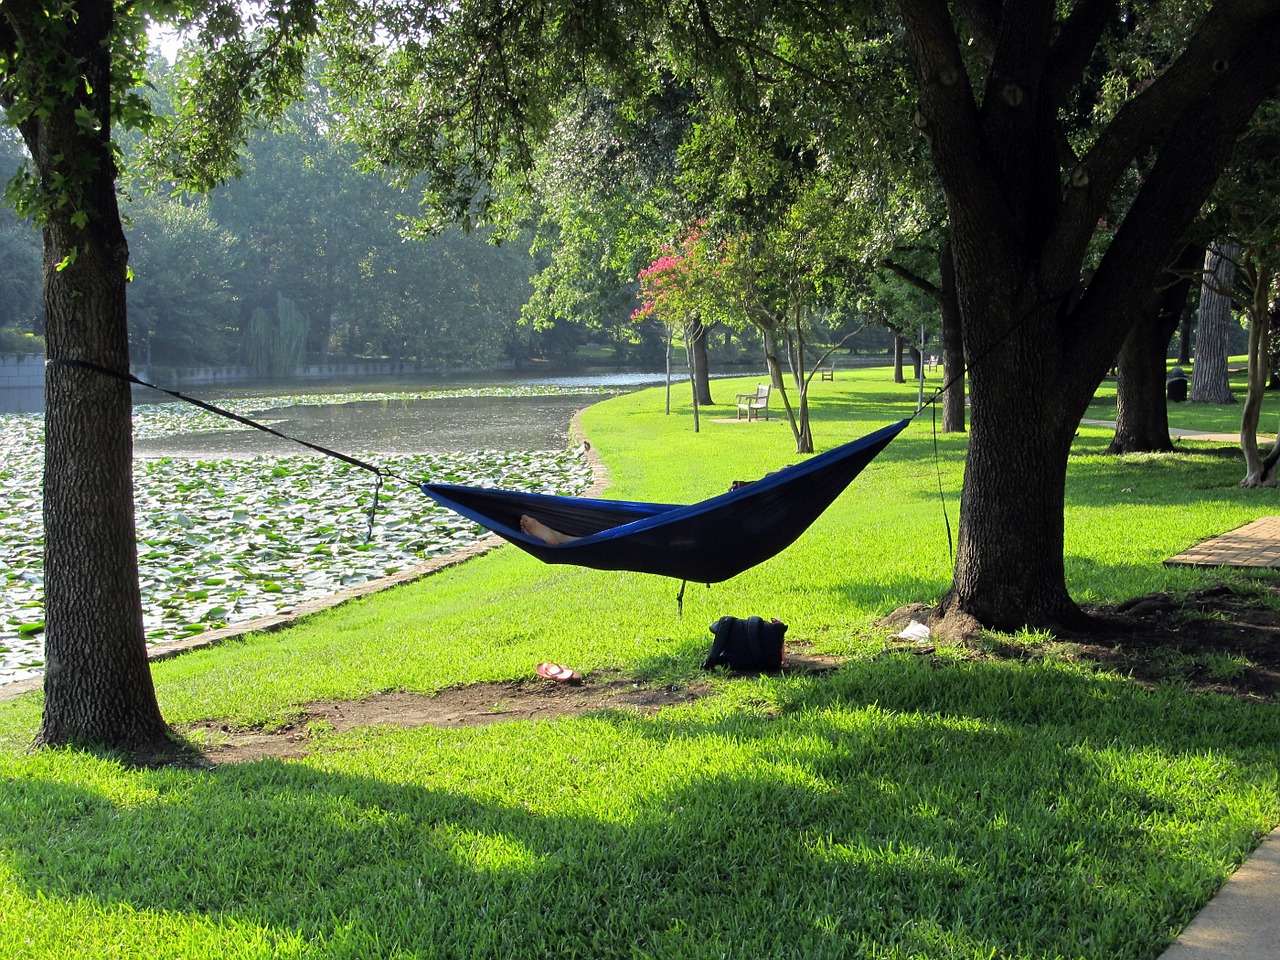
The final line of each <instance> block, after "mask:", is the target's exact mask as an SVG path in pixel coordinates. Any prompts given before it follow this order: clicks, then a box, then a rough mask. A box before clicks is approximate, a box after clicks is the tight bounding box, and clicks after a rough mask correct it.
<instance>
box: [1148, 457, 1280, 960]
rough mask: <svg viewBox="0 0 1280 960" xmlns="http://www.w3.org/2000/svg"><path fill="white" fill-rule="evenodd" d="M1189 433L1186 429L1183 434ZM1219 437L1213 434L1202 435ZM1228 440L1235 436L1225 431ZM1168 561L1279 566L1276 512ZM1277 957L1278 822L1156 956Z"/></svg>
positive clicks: (1206, 959)
mask: <svg viewBox="0 0 1280 960" xmlns="http://www.w3.org/2000/svg"><path fill="white" fill-rule="evenodd" d="M1183 435H1184V436H1187V434H1183ZM1201 437H1204V438H1207V439H1219V437H1217V436H1214V435H1201V436H1198V437H1197V439H1201ZM1224 438H1225V439H1227V440H1232V439H1237V438H1232V437H1230V436H1225V435H1224ZM1165 563H1166V564H1169V565H1170V566H1176V565H1185V566H1194V567H1255V568H1262V567H1280V517H1261V518H1259V519H1257V520H1255V521H1253V522H1252V523H1247V524H1245V525H1244V526H1243V527H1239V528H1238V529H1235V530H1229V531H1227V532H1226V533H1224V534H1222V535H1220V536H1217V537H1210V538H1209V539H1208V540H1204V541H1202V542H1201V543H1197V544H1196V545H1195V546H1193V547H1189V548H1188V549H1186V550H1184V551H1183V552H1182V553H1180V554H1178V555H1177V556H1176V557H1170V558H1169V559H1168V560H1166V561H1165ZM1276 957H1280V828H1277V829H1276V830H1274V831H1272V833H1271V834H1270V835H1269V836H1268V837H1267V838H1266V839H1265V840H1263V841H1262V843H1261V845H1260V846H1259V847H1258V849H1257V850H1255V851H1254V852H1253V856H1251V857H1250V858H1249V859H1248V860H1247V861H1246V862H1245V864H1244V866H1242V867H1241V868H1240V869H1239V870H1237V871H1236V872H1235V873H1234V874H1232V876H1231V878H1230V879H1229V880H1228V881H1227V882H1226V884H1225V885H1224V886H1223V887H1222V889H1221V890H1219V891H1218V893H1217V894H1216V895H1215V896H1214V898H1213V899H1212V900H1210V901H1209V903H1208V905H1207V906H1206V907H1205V908H1204V909H1203V910H1201V911H1200V913H1199V915H1198V916H1197V917H1196V918H1195V919H1194V920H1193V921H1191V923H1190V924H1189V925H1188V926H1187V928H1186V929H1185V930H1183V931H1182V935H1181V936H1179V937H1178V939H1177V941H1175V942H1174V944H1173V946H1171V947H1169V949H1168V950H1166V951H1165V952H1164V953H1163V954H1161V955H1160V960H1266V958H1276Z"/></svg>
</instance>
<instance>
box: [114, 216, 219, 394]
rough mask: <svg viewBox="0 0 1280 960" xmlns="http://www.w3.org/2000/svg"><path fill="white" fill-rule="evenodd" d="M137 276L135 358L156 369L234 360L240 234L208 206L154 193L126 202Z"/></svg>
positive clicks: (132, 305)
mask: <svg viewBox="0 0 1280 960" xmlns="http://www.w3.org/2000/svg"><path fill="white" fill-rule="evenodd" d="M124 212H125V214H126V216H128V218H129V236H130V248H131V256H130V262H131V264H132V265H133V280H132V281H131V282H130V284H129V287H128V296H129V301H128V304H129V339H130V344H131V353H132V355H133V356H134V358H135V359H136V360H137V361H138V362H140V363H142V364H145V365H146V367H147V368H148V369H151V368H152V367H153V366H156V365H159V366H180V365H198V364H210V363H234V362H235V360H236V347H237V342H236V337H237V332H238V331H237V320H238V316H237V311H236V298H235V295H234V293H233V292H232V285H231V282H230V281H231V277H232V276H234V274H235V270H234V265H233V264H234V261H233V257H232V250H233V246H234V243H235V240H234V238H233V237H232V236H231V235H230V234H228V233H227V232H226V231H224V230H222V229H220V228H219V227H218V225H217V224H216V223H214V222H213V220H212V219H211V218H210V216H209V209H208V205H207V204H205V203H185V202H182V201H180V200H178V199H175V198H161V197H159V196H157V195H155V194H151V195H145V196H141V197H138V198H137V199H135V200H134V201H133V202H131V203H128V204H127V205H125V207H124Z"/></svg>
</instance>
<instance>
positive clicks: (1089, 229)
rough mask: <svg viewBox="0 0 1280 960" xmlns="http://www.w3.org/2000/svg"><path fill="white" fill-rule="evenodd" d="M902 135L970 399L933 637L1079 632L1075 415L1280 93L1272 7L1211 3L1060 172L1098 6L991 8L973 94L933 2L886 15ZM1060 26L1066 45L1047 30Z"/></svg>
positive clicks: (1098, 28)
mask: <svg viewBox="0 0 1280 960" xmlns="http://www.w3.org/2000/svg"><path fill="white" fill-rule="evenodd" d="M897 7H898V10H899V11H900V13H901V14H902V20H903V26H904V31H905V35H906V38H907V45H908V48H909V52H910V55H911V58H912V60H913V61H914V65H915V73H916V83H915V90H916V93H917V95H918V100H917V106H916V114H915V118H914V119H915V123H916V126H917V127H918V128H919V129H920V130H921V131H922V133H923V135H924V136H925V137H926V139H927V140H928V142H929V145H930V150H931V154H932V158H933V165H934V169H935V171H936V172H937V175H938V179H939V181H940V183H941V186H942V190H943V193H944V194H945V196H946V201H947V209H948V214H949V217H950V226H951V238H952V243H953V246H954V254H955V256H954V259H955V267H956V285H957V291H958V294H959V302H960V310H961V316H962V319H963V327H964V338H965V355H966V357H967V358H968V361H969V368H968V369H969V379H970V396H971V399H972V408H971V424H970V441H969V457H968V463H967V467H966V471H965V478H964V489H963V495H962V502H961V513H960V530H959V536H958V546H957V554H956V569H955V574H954V579H953V581H952V587H951V590H950V591H949V592H948V594H947V595H946V597H945V598H944V599H943V602H942V604H941V606H940V608H939V611H938V612H937V617H936V620H937V621H938V623H939V626H940V627H941V628H942V630H943V632H952V633H956V632H961V631H965V632H967V631H968V630H971V629H973V628H974V627H976V626H988V627H996V628H999V629H1014V628H1017V627H1020V626H1023V625H1034V626H1044V627H1053V626H1056V625H1062V624H1073V623H1079V622H1081V621H1082V620H1083V619H1084V618H1083V614H1082V613H1081V611H1080V610H1079V608H1078V607H1077V606H1076V604H1075V603H1074V601H1073V600H1072V599H1071V597H1070V595H1069V593H1068V591H1067V586H1066V581H1065V570H1064V565H1063V546H1064V533H1063V529H1064V519H1063V517H1064V495H1065V481H1066V472H1067V469H1066V468H1067V457H1068V454H1069V451H1070V449H1071V442H1072V438H1073V436H1074V434H1075V431H1076V427H1077V425H1078V424H1079V421H1080V417H1081V416H1083V414H1084V411H1085V409H1086V407H1087V406H1088V403H1089V400H1090V398H1091V397H1092V396H1093V393H1094V391H1095V390H1096V389H1097V387H1098V385H1099V384H1100V383H1101V382H1102V379H1103V377H1104V376H1105V375H1106V373H1107V371H1108V370H1109V368H1110V366H1111V364H1112V362H1113V361H1114V359H1115V357H1116V355H1117V354H1118V352H1119V350H1120V347H1121V345H1122V343H1123V342H1124V338H1125V337H1126V336H1127V335H1128V333H1129V328H1130V327H1131V326H1132V325H1133V323H1134V322H1135V320H1136V318H1137V317H1138V315H1139V313H1140V310H1141V308H1142V305H1143V303H1144V302H1145V301H1146V299H1147V296H1148V295H1149V294H1148V291H1150V290H1151V289H1152V288H1153V287H1154V286H1155V284H1156V281H1157V278H1158V277H1159V275H1160V274H1161V273H1162V272H1163V271H1164V269H1165V268H1166V266H1167V265H1168V264H1169V263H1170V262H1171V261H1172V259H1173V258H1174V256H1175V255H1176V253H1177V252H1178V246H1179V238H1180V237H1181V236H1182V234H1183V232H1184V230H1185V229H1186V228H1187V226H1188V225H1189V224H1190V223H1191V222H1192V220H1193V219H1194V218H1195V217H1196V216H1197V215H1198V213H1199V210H1200V207H1201V205H1202V204H1203V202H1204V201H1205V199H1206V198H1207V197H1208V195H1209V191H1210V190H1211V189H1212V187H1213V184H1214V182H1215V181H1216V179H1217V177H1218V176H1219V174H1220V172H1221V170H1222V169H1223V166H1224V165H1225V163H1226V161H1227V158H1228V156H1229V154H1230V150H1231V146H1232V144H1233V143H1234V142H1235V140H1236V138H1237V136H1238V135H1239V133H1240V132H1241V131H1242V130H1243V129H1244V128H1245V126H1246V125H1247V123H1248V121H1249V119H1250V118H1251V117H1252V115H1253V113H1254V112H1255V111H1256V109H1257V107H1258V105H1259V104H1260V103H1261V102H1262V101H1263V100H1264V99H1265V98H1266V97H1267V96H1269V95H1270V93H1271V92H1272V90H1273V89H1274V87H1275V84H1276V82H1277V80H1278V79H1280V58H1276V57H1275V56H1274V48H1275V45H1276V44H1277V43H1280V9H1277V7H1276V5H1275V4H1274V3H1242V4H1236V5H1215V6H1214V7H1212V8H1211V9H1210V10H1209V12H1208V13H1207V14H1206V15H1205V17H1204V18H1203V19H1202V20H1201V22H1200V23H1199V24H1198V26H1197V28H1196V32H1195V35H1194V36H1193V37H1192V39H1191V40H1190V41H1189V42H1188V44H1187V46H1186V48H1185V49H1184V51H1183V53H1182V55H1181V56H1179V57H1178V59H1177V60H1176V61H1175V63H1173V64H1172V65H1171V66H1170V67H1169V69H1168V70H1166V71H1165V72H1164V73H1163V74H1162V75H1161V77H1159V78H1158V79H1157V80H1156V81H1155V82H1153V83H1152V84H1151V85H1150V86H1149V87H1147V88H1145V89H1144V90H1143V91H1142V92H1141V93H1139V94H1138V95H1136V96H1135V97H1134V98H1133V99H1132V100H1130V101H1129V102H1128V103H1126V104H1125V106H1124V107H1123V108H1122V109H1121V110H1120V112H1119V113H1118V114H1117V115H1116V117H1115V118H1114V119H1113V120H1112V121H1111V122H1110V123H1108V124H1107V125H1106V126H1105V127H1104V128H1102V129H1101V130H1099V131H1098V132H1097V136H1096V137H1095V138H1094V139H1093V140H1092V142H1091V143H1090V145H1089V148H1088V153H1087V154H1085V155H1084V156H1082V157H1080V158H1079V159H1073V160H1070V161H1068V164H1067V166H1066V167H1064V166H1063V154H1062V152H1061V147H1062V139H1061V138H1060V136H1059V135H1060V132H1061V131H1060V128H1059V127H1058V121H1057V118H1058V117H1059V115H1060V111H1061V110H1062V109H1063V108H1064V107H1065V105H1066V103H1067V98H1068V96H1069V95H1070V90H1071V87H1072V85H1073V84H1074V83H1075V82H1076V80H1077V79H1078V77H1079V76H1080V75H1081V74H1082V73H1083V72H1084V71H1085V70H1086V69H1087V67H1088V65H1089V62H1090V59H1091V57H1092V56H1093V51H1094V50H1095V48H1096V47H1097V44H1098V43H1099V41H1100V39H1101V37H1102V36H1103V34H1104V32H1105V29H1106V26H1107V24H1108V22H1109V19H1110V17H1111V15H1112V12H1113V11H1112V5H1110V4H1105V3H1103V4H1085V3H1080V4H1075V5H1074V6H1073V7H1072V8H1071V16H1070V18H1069V19H1068V20H1067V21H1066V22H1065V25H1060V24H1059V23H1058V22H1057V21H1056V20H1055V16H1054V13H1055V8H1054V5H1052V4H1004V5H1003V7H1002V9H1003V15H1002V16H1001V17H998V18H996V19H995V20H994V21H992V22H993V23H997V22H998V24H999V29H998V34H997V33H991V34H989V35H981V34H983V33H984V27H983V23H982V22H981V20H979V21H974V20H973V18H972V17H968V16H967V14H969V13H970V12H971V10H974V9H977V8H976V7H973V6H972V5H965V6H963V7H962V8H961V13H962V14H965V15H966V26H967V27H968V28H969V30H970V31H974V32H976V33H977V34H980V36H977V37H976V38H975V45H974V48H973V49H975V50H977V51H979V53H981V51H982V50H984V49H988V44H989V49H990V50H991V56H990V60H989V69H988V70H987V71H985V73H984V79H985V84H986V85H985V88H984V89H982V90H975V89H974V88H973V87H972V86H971V83H970V75H969V72H968V69H969V60H968V58H969V57H970V55H971V54H970V52H967V50H968V48H966V46H965V45H963V44H962V43H961V41H960V39H959V37H958V36H957V33H956V27H955V22H954V20H953V18H952V11H951V9H950V8H949V6H948V5H947V4H943V3H939V2H937V0H898V2H897ZM1060 26H1061V27H1062V29H1061V30H1059V27H1060ZM1153 147H1158V151H1157V152H1156V153H1155V154H1152V155H1153V156H1154V157H1155V159H1154V163H1153V164H1152V165H1151V166H1150V168H1149V171H1148V173H1147V175H1146V176H1145V177H1144V180H1143V183H1142V185H1141V187H1140V188H1139V190H1138V193H1137V195H1136V196H1135V198H1134V200H1133V202H1132V203H1131V204H1130V205H1129V206H1128V207H1127V211H1126V213H1125V215H1124V220H1123V223H1122V224H1121V226H1120V229H1118V230H1117V231H1116V233H1115V235H1114V237H1113V238H1112V239H1111V240H1110V243H1109V244H1108V246H1107V247H1106V249H1105V252H1103V254H1102V258H1101V260H1100V261H1099V262H1098V265H1097V270H1096V272H1095V273H1094V275H1093V278H1092V281H1091V283H1090V284H1089V287H1088V289H1087V290H1086V291H1085V292H1084V293H1083V295H1081V296H1079V298H1078V300H1077V301H1075V302H1074V303H1073V302H1072V301H1073V294H1074V293H1075V292H1076V291H1077V288H1078V283H1079V278H1080V276H1081V273H1082V268H1083V267H1084V260H1085V256H1086V254H1087V253H1088V250H1089V244H1090V242H1091V241H1092V239H1093V237H1094V233H1095V230H1096V225H1097V222H1098V220H1099V219H1100V218H1101V217H1102V216H1103V215H1104V214H1105V212H1106V209H1107V204H1108V203H1109V201H1110V198H1111V197H1112V196H1113V194H1114V193H1115V192H1116V191H1117V190H1118V189H1119V188H1120V184H1121V182H1122V180H1123V178H1124V177H1125V176H1126V175H1127V172H1128V171H1129V170H1130V169H1131V165H1132V163H1133V161H1134V159H1135V158H1136V157H1138V156H1147V155H1148V154H1149V153H1150V152H1151V150H1152V149H1153Z"/></svg>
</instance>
